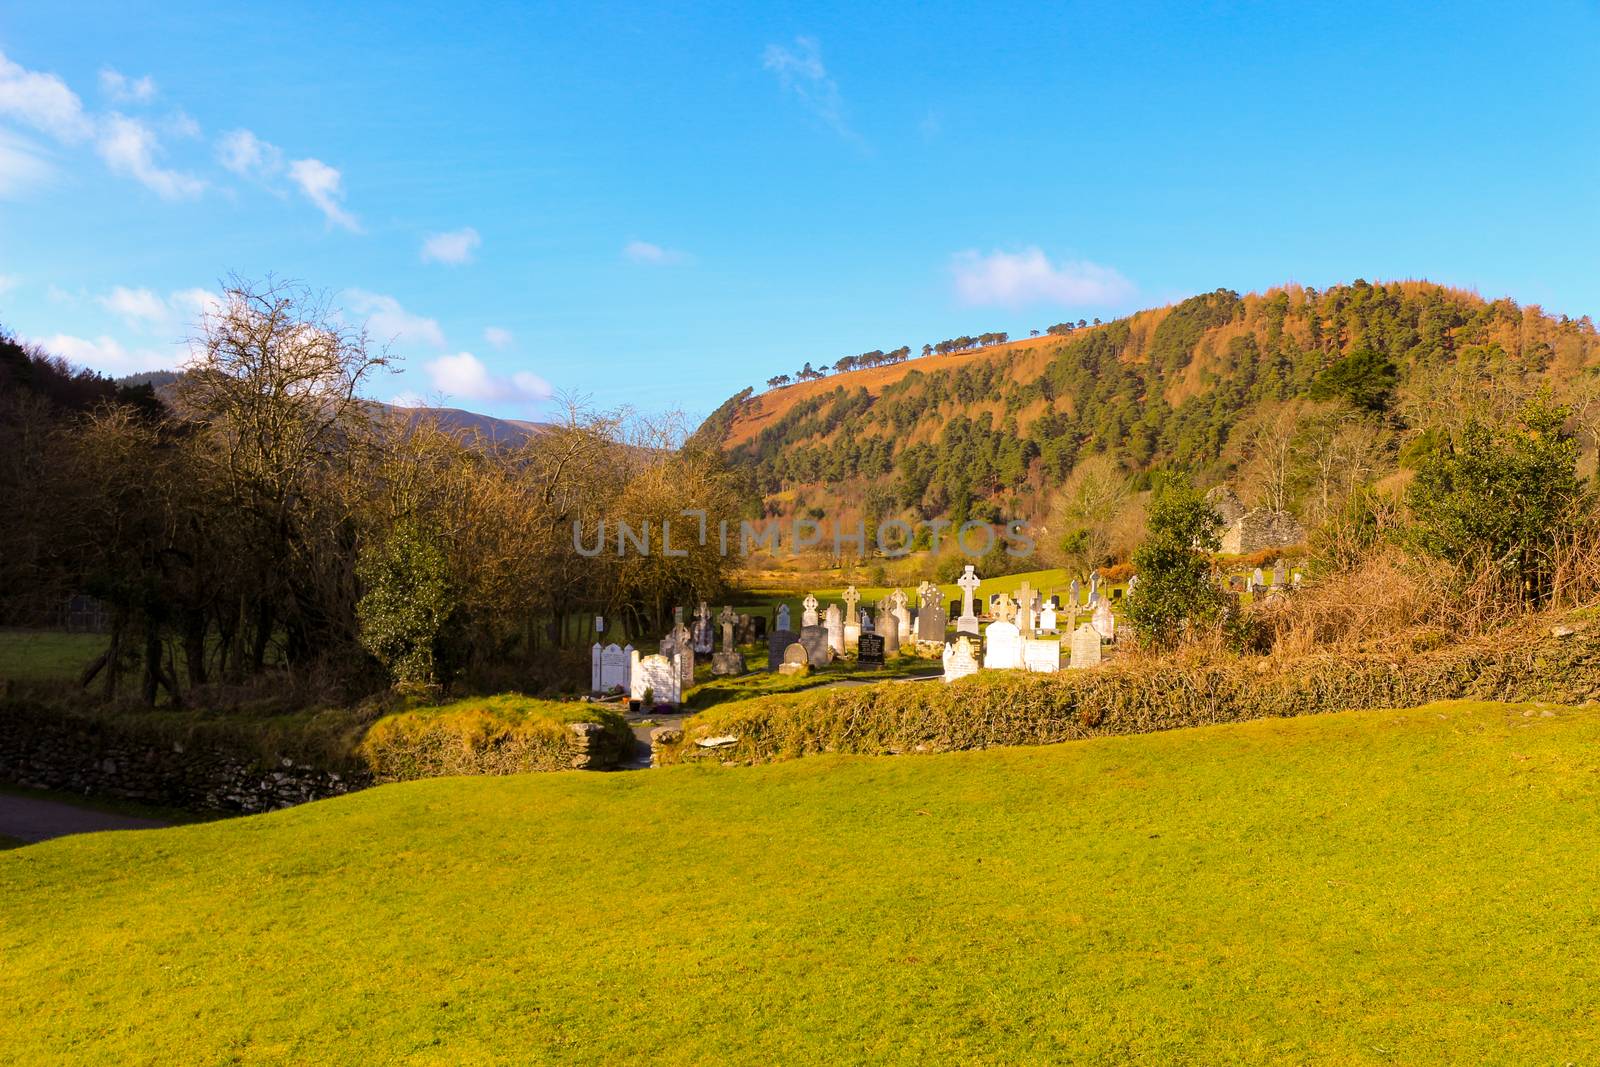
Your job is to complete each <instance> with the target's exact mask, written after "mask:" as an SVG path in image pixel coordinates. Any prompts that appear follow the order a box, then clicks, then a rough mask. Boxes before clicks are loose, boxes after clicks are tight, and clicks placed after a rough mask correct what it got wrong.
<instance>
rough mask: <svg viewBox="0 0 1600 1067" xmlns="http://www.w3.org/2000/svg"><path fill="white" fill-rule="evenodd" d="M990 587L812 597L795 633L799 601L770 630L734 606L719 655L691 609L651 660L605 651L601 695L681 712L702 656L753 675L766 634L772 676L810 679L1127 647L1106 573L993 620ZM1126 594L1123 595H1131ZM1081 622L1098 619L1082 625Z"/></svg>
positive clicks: (1079, 662) (594, 661)
mask: <svg viewBox="0 0 1600 1067" xmlns="http://www.w3.org/2000/svg"><path fill="white" fill-rule="evenodd" d="M981 582H982V580H981V579H980V578H979V577H978V575H977V573H976V569H975V568H974V567H973V566H970V565H969V566H967V567H966V569H965V572H964V573H963V574H962V575H961V577H960V578H959V579H958V580H957V582H956V585H957V586H958V587H959V588H960V589H961V599H960V600H959V601H950V602H949V603H948V604H946V602H945V600H944V598H943V595H942V594H941V593H940V591H939V587H938V586H937V585H935V584H933V583H932V582H923V583H921V584H920V585H919V586H918V587H917V591H916V595H915V599H913V598H912V597H911V596H909V595H907V594H906V592H905V591H904V590H903V589H896V590H894V591H893V592H892V593H890V594H889V595H888V596H886V597H884V598H883V599H881V600H879V601H878V602H877V604H876V605H873V606H872V608H871V609H870V610H869V609H868V608H866V607H863V606H862V597H861V594H860V593H859V592H858V591H857V590H856V588H855V586H853V585H852V586H850V587H849V588H847V589H846V590H845V591H844V594H843V596H842V598H841V603H835V604H828V605H826V606H825V605H824V604H823V603H822V602H821V601H819V600H818V599H817V597H816V596H815V595H814V594H807V596H806V598H805V600H804V602H803V604H802V609H803V610H802V613H801V616H800V620H799V622H800V625H799V626H798V627H796V626H795V625H794V619H793V615H792V613H791V611H790V608H789V605H787V604H781V605H779V607H778V609H777V612H776V617H775V619H774V620H773V625H772V628H771V630H770V632H769V631H768V630H767V627H766V619H765V618H763V617H761V616H754V617H752V616H750V615H741V614H739V613H737V612H735V611H734V610H733V608H732V607H724V608H723V609H722V611H721V612H720V613H719V614H718V616H717V618H716V624H717V626H718V627H720V630H721V634H720V636H721V649H720V650H715V649H714V640H713V635H714V634H715V630H714V629H713V626H712V621H711V614H710V611H709V610H708V609H707V607H706V605H705V604H704V603H702V604H701V605H700V607H699V610H698V611H697V612H696V614H695V617H694V620H693V624H692V625H690V624H687V623H685V622H684V619H683V609H682V608H678V609H676V610H675V612H674V623H673V627H672V629H671V630H670V631H669V632H668V633H667V634H666V635H665V636H664V637H663V638H662V639H661V643H660V650H659V652H657V653H656V654H655V655H641V653H640V652H639V651H638V650H637V649H634V648H633V647H632V646H631V645H629V646H624V647H618V646H617V645H616V644H614V643H613V644H611V645H607V646H603V647H602V646H601V645H600V644H598V643H596V644H595V645H594V646H593V648H592V649H591V679H590V681H591V688H592V689H593V690H594V691H595V692H599V693H607V692H623V693H627V694H628V695H629V696H630V697H631V698H632V699H633V700H638V701H648V702H650V703H653V704H657V705H659V704H672V705H677V704H680V703H682V701H683V696H684V694H685V692H687V690H688V689H689V688H690V687H691V686H692V685H693V684H694V668H695V657H696V656H697V655H698V656H700V657H701V658H702V659H704V658H707V657H709V658H710V660H711V670H712V673H713V674H715V675H721V676H729V675H740V674H744V673H745V672H746V671H747V669H748V667H747V665H746V663H745V659H744V655H743V653H742V652H741V651H740V650H739V646H740V645H749V644H753V643H758V642H759V641H761V640H762V639H763V638H765V639H766V643H767V669H768V670H769V671H772V672H775V673H777V674H782V675H795V674H805V673H808V672H810V671H811V670H813V669H816V668H821V667H825V666H827V665H828V664H830V663H832V662H834V661H835V660H839V659H845V658H853V660H854V663H855V665H856V666H857V667H858V668H867V669H871V668H874V667H882V666H883V665H884V664H885V662H886V660H887V659H888V657H890V656H895V655H900V654H903V653H914V654H918V655H924V656H928V657H930V658H931V657H933V656H938V657H940V659H941V661H942V663H943V667H944V679H945V681H954V680H955V679H957V678H963V677H966V676H968V675H971V674H975V673H977V672H978V671H980V670H1026V671H1036V672H1046V673H1048V672H1054V671H1059V670H1061V669H1063V667H1062V642H1063V639H1064V638H1065V639H1067V647H1068V658H1067V664H1066V666H1067V668H1068V669H1074V668H1080V669H1081V668H1087V667H1095V666H1098V665H1099V664H1100V662H1101V661H1102V659H1103V657H1104V656H1105V654H1106V649H1107V647H1108V646H1112V645H1114V643H1115V641H1116V625H1117V624H1116V616H1115V614H1114V613H1113V612H1112V607H1111V602H1112V599H1113V595H1112V593H1111V591H1110V588H1109V583H1104V584H1103V583H1102V582H1101V579H1100V576H1099V574H1098V573H1096V574H1092V575H1091V576H1090V581H1089V585H1088V586H1087V599H1085V597H1084V593H1085V587H1084V586H1082V585H1081V584H1080V583H1079V582H1078V580H1077V579H1074V580H1073V582H1072V584H1071V586H1070V588H1069V590H1068V592H1067V594H1066V596H1065V597H1064V598H1063V597H1062V596H1060V595H1055V596H1050V597H1044V596H1041V595H1040V593H1039V592H1038V591H1037V590H1034V589H1033V588H1032V587H1031V586H1030V585H1029V583H1027V582H1024V583H1022V585H1021V587H1020V588H1019V589H1018V590H1017V593H1016V596H1015V597H1014V598H1013V597H1012V596H1010V595H1008V594H1006V593H995V594H992V595H990V596H989V597H988V598H987V600H986V602H985V603H986V607H987V610H986V611H984V612H983V614H982V615H980V614H979V612H978V610H977V607H978V604H979V600H978V597H977V594H978V590H979V587H980V585H981ZM1137 585H1138V579H1137V578H1134V579H1132V580H1131V581H1130V582H1129V583H1128V587H1127V590H1126V595H1128V596H1131V595H1133V593H1134V591H1135V589H1136V588H1137ZM1115 593H1116V595H1118V596H1120V595H1123V591H1122V590H1120V589H1119V590H1116V591H1115ZM1082 614H1087V616H1088V618H1087V619H1086V620H1085V621H1083V622H1082V623H1081V624H1080V623H1079V621H1078V620H1079V617H1080V615H1082ZM952 629H953V630H954V634H953V635H952V634H951V630H952Z"/></svg>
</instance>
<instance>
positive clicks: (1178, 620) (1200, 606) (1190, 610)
mask: <svg viewBox="0 0 1600 1067" xmlns="http://www.w3.org/2000/svg"><path fill="white" fill-rule="evenodd" d="M1220 526H1221V520H1220V519H1219V518H1218V517H1217V513H1216V511H1214V510H1213V509H1212V507H1211V505H1210V503H1208V502H1207V501H1206V499H1205V497H1203V496H1201V495H1200V493H1199V492H1198V491H1197V490H1196V489H1195V488H1194V486H1193V485H1192V484H1191V483H1190V482H1189V481H1188V479H1186V478H1182V477H1177V478H1173V479H1171V480H1170V481H1168V482H1167V483H1166V484H1165V485H1163V486H1162V487H1161V489H1160V490H1158V491H1157V493H1156V495H1155V499H1154V500H1153V501H1152V502H1151V505H1150V519H1149V533H1148V534H1147V535H1146V537H1145V539H1144V541H1143V542H1142V543H1141V544H1140V545H1139V547H1138V548H1137V549H1135V550H1134V553H1133V569H1134V570H1135V571H1137V572H1138V574H1139V595H1138V596H1136V597H1134V598H1133V599H1132V600H1130V601H1128V621H1129V623H1131V624H1132V626H1133V629H1134V632H1135V633H1136V634H1138V635H1139V641H1140V643H1141V644H1142V645H1145V646H1147V647H1149V648H1155V649H1164V648H1171V647H1172V646H1173V645H1175V644H1177V643H1178V641H1179V640H1180V639H1181V638H1182V637H1183V636H1184V634H1185V633H1186V632H1193V631H1196V630H1197V629H1198V628H1199V627H1201V626H1203V625H1205V624H1208V623H1210V622H1212V621H1214V620H1215V619H1216V618H1217V615H1218V611H1219V609H1220V608H1221V594H1220V593H1218V591H1217V588H1216V586H1215V585H1213V584H1212V583H1211V579H1210V571H1211V560H1210V556H1209V553H1212V552H1215V551H1216V550H1217V548H1218V546H1219V541H1218V538H1217V531H1218V528H1219V527H1220Z"/></svg>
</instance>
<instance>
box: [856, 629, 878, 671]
mask: <svg viewBox="0 0 1600 1067" xmlns="http://www.w3.org/2000/svg"><path fill="white" fill-rule="evenodd" d="M856 663H858V664H859V665H860V666H863V667H881V666H883V635H882V634H876V633H864V634H862V635H861V643H860V644H859V645H858V646H857V647H856Z"/></svg>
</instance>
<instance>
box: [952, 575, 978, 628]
mask: <svg viewBox="0 0 1600 1067" xmlns="http://www.w3.org/2000/svg"><path fill="white" fill-rule="evenodd" d="M978 582H979V578H978V574H977V568H975V567H973V565H972V564H970V563H969V564H967V565H966V569H965V570H963V571H962V572H961V577H960V578H957V579H956V585H958V586H960V587H961V616H960V618H958V619H956V630H957V631H958V632H963V633H969V634H972V635H974V636H976V635H977V633H978V616H977V615H975V614H973V611H972V595H973V594H974V593H976V592H977V591H978Z"/></svg>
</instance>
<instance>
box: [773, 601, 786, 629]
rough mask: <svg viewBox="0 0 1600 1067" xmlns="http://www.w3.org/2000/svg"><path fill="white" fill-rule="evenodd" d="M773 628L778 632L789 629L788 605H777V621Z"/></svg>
mask: <svg viewBox="0 0 1600 1067" xmlns="http://www.w3.org/2000/svg"><path fill="white" fill-rule="evenodd" d="M774 628H775V629H778V630H787V629H789V605H787V604H779V605H778V621H777V624H776V626H775V627H774Z"/></svg>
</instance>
